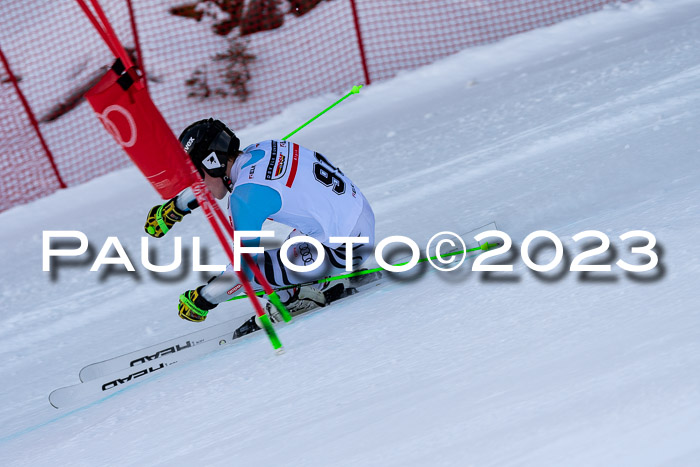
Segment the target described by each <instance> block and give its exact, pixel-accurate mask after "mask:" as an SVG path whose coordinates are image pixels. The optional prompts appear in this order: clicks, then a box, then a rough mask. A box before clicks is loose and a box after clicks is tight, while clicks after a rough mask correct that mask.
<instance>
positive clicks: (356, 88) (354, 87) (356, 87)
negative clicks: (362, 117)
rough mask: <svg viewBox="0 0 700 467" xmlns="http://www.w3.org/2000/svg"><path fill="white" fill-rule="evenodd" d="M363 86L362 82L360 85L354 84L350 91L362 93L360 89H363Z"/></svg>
mask: <svg viewBox="0 0 700 467" xmlns="http://www.w3.org/2000/svg"><path fill="white" fill-rule="evenodd" d="M362 86H363V85H362V84H360V85H359V86H353V87H352V90H351V91H350V92H351V93H353V94H359V93H360V89H362Z"/></svg>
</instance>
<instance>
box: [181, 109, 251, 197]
mask: <svg viewBox="0 0 700 467" xmlns="http://www.w3.org/2000/svg"><path fill="white" fill-rule="evenodd" d="M178 140H179V141H180V144H182V147H184V148H185V152H186V153H187V154H189V156H190V159H192V162H193V163H194V166H195V167H197V170H198V171H199V174H200V175H201V176H202V178H204V172H206V173H208V174H209V175H210V176H212V177H216V178H221V179H222V180H223V181H224V185H226V189H228V191H231V189H232V188H233V182H232V181H231V179H230V178H229V176H228V174H227V173H226V164H227V163H228V159H229V156H236V155H237V154H238V149H239V147H240V144H241V142H240V140H239V139H238V138H237V137H236V135H235V134H234V133H233V131H231V130H230V129H229V128H228V127H227V126H226V125H225V124H224V123H223V122H221V121H219V120H214V119H213V118H209V119H205V120H199V121H197V122H194V123H193V124H191V125H190V126H188V127H187V128H185V129H184V130H183V132H182V133H181V134H180V137H179V138H178ZM203 171H204V172H203Z"/></svg>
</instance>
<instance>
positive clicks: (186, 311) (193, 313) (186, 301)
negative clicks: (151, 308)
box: [177, 285, 216, 323]
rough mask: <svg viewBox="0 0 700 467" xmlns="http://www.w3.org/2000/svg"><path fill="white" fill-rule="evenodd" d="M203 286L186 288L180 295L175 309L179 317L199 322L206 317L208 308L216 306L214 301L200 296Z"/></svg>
mask: <svg viewBox="0 0 700 467" xmlns="http://www.w3.org/2000/svg"><path fill="white" fill-rule="evenodd" d="M203 288H204V286H203V285H202V286H199V287H197V288H196V289H195V290H188V291H187V292H185V293H183V294H182V295H180V302H179V303H178V304H177V311H178V314H179V315H180V318H182V319H185V320H187V321H192V322H194V323H201V322H202V321H204V320H205V319H207V313H209V310H211V309H213V308H214V307H216V305H215V304H214V303H209V301H208V300H207V299H206V298H204V297H202V295H201V293H202V289H203Z"/></svg>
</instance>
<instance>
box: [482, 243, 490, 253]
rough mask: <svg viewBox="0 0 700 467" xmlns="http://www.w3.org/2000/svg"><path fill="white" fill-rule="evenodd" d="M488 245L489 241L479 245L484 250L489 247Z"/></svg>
mask: <svg viewBox="0 0 700 467" xmlns="http://www.w3.org/2000/svg"><path fill="white" fill-rule="evenodd" d="M489 246H490V245H489V242H486V243H484V244H483V245H481V249H482V250H484V251H486V250H488V249H489Z"/></svg>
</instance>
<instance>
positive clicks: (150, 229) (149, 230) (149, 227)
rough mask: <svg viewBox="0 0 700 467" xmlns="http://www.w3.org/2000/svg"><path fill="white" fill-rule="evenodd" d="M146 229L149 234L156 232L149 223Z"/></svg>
mask: <svg viewBox="0 0 700 467" xmlns="http://www.w3.org/2000/svg"><path fill="white" fill-rule="evenodd" d="M147 230H148V233H149V234H151V235H153V234H154V233H156V229H154V228H153V226H152V225H149V226H148V229H147Z"/></svg>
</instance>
